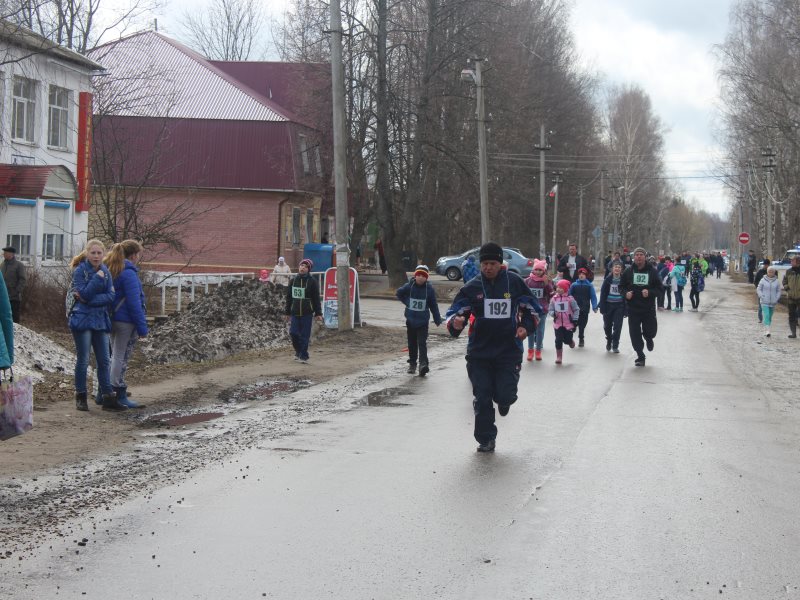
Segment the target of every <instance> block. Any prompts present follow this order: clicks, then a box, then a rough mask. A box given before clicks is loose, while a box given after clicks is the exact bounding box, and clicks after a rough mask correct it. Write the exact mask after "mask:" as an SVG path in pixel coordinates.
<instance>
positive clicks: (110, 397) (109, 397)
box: [103, 392, 128, 412]
mask: <svg viewBox="0 0 800 600" xmlns="http://www.w3.org/2000/svg"><path fill="white" fill-rule="evenodd" d="M127 409H128V407H127V406H124V405H122V404H120V403H119V402H118V401H117V395H116V394H114V393H113V392H112V393H109V394H105V393H104V394H103V410H110V411H112V412H122V411H123V410H127Z"/></svg>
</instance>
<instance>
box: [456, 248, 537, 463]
mask: <svg viewBox="0 0 800 600" xmlns="http://www.w3.org/2000/svg"><path fill="white" fill-rule="evenodd" d="M479 257H480V258H479V261H480V264H481V272H480V275H479V276H477V277H475V278H474V279H472V280H471V281H468V282H467V283H466V284H464V287H462V288H461V290H459V292H458V294H456V297H455V300H454V301H453V305H452V306H451V307H450V308H449V309H448V311H447V330H448V331H449V332H450V335H452V336H453V337H458V336H459V335H461V332H462V331H463V330H464V325H465V323H466V321H467V319H468V318H469V317H470V316H474V317H475V323H474V327H472V328H471V329H470V332H469V342H468V343H467V356H466V358H467V374H468V375H469V380H470V382H471V383H472V393H473V395H474V399H473V401H472V406H473V409H474V411H475V429H474V435H475V439H476V440H477V442H478V444H480V445H479V446H478V452H494V449H495V439H496V438H497V427H496V426H495V422H494V404H493V403H497V409H498V412H499V413H500V416H501V417H504V416H506V415H507V414H508V411H509V408H510V407H511V405H512V404H514V402H516V400H517V385H518V383H519V371H520V367H521V366H522V349H523V348H522V340H523V339H525V337H527V336H528V335H530V334H531V333H533V332H534V331H535V329H536V315H537V314H538V313H540V312H541V308H539V305H538V304H537V303H536V300H535V299H534V297H533V294H531V291H530V290H529V289H528V286H526V285H525V282H524V281H523V280H522V278H521V277H520V276H519V275H516V274H515V273H510V272H509V271H508V270H507V269H502V268H501V265H502V264H503V249H502V248H501V247H500V246H499V245H497V244H495V243H494V242H488V243H486V244H484V245H483V246H481V249H480V253H479Z"/></svg>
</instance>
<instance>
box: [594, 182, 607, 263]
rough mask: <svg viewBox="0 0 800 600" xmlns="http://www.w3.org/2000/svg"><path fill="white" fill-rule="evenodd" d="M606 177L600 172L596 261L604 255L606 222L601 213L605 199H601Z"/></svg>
mask: <svg viewBox="0 0 800 600" xmlns="http://www.w3.org/2000/svg"><path fill="white" fill-rule="evenodd" d="M605 175H606V170H605V169H601V170H600V223H599V224H598V227H600V235H599V236H598V237H597V251H596V252H595V256H596V257H597V258H596V260H600V257H601V256H602V257H604V258H605V253H604V252H603V237H604V236H605V234H606V222H605V214H604V213H603V209H604V207H605V202H606V200H605V198H604V197H603V183H604V179H605Z"/></svg>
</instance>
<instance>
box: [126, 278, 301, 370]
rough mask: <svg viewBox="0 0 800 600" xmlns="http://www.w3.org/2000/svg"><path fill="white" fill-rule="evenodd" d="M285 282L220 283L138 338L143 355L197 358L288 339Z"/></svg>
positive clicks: (155, 358) (152, 358)
mask: <svg viewBox="0 0 800 600" xmlns="http://www.w3.org/2000/svg"><path fill="white" fill-rule="evenodd" d="M285 303H286V288H285V287H283V286H277V285H274V284H272V283H261V282H260V281H258V280H254V279H250V280H247V281H231V282H227V283H223V284H222V285H220V286H219V287H218V288H217V290H216V291H215V292H214V293H213V294H210V295H208V296H204V297H203V298H201V299H199V300H197V301H195V302H192V303H191V304H189V306H188V308H187V309H186V310H185V311H183V312H181V313H178V314H175V315H172V316H170V317H169V318H168V319H167V320H166V321H165V322H164V323H162V324H159V325H156V326H154V327H153V329H152V331H151V332H150V335H148V336H147V337H146V338H144V339H143V340H141V344H142V345H141V350H142V352H143V354H144V356H145V357H146V358H147V360H149V361H151V362H157V363H169V362H186V361H191V362H200V361H204V360H211V359H218V358H223V357H225V356H229V355H231V354H235V353H237V352H242V351H244V350H254V349H260V348H272V347H275V346H282V345H285V344H286V343H287V342H288V339H289V336H288V332H287V326H286V321H285V317H284V314H283V309H284V307H285Z"/></svg>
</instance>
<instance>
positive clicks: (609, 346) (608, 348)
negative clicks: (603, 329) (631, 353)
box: [606, 342, 611, 352]
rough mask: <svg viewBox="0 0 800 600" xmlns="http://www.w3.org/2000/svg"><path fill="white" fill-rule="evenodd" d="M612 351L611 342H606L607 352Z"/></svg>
mask: <svg viewBox="0 0 800 600" xmlns="http://www.w3.org/2000/svg"><path fill="white" fill-rule="evenodd" d="M610 351H611V342H606V352H610Z"/></svg>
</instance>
